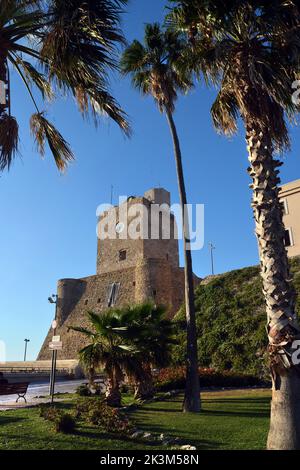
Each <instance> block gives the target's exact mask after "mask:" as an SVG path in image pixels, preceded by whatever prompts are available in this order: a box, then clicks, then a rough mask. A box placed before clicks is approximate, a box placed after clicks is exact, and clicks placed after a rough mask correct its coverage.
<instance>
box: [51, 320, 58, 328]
mask: <svg viewBox="0 0 300 470" xmlns="http://www.w3.org/2000/svg"><path fill="white" fill-rule="evenodd" d="M55 328H57V321H56V320H53V322H52V330H55Z"/></svg>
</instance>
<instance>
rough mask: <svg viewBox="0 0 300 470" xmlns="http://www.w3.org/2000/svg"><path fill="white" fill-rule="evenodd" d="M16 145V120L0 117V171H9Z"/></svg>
mask: <svg viewBox="0 0 300 470" xmlns="http://www.w3.org/2000/svg"><path fill="white" fill-rule="evenodd" d="M18 143H19V126H18V123H17V120H16V119H15V118H14V117H12V116H8V115H7V114H4V115H2V116H0V171H3V170H5V169H8V170H9V168H10V166H11V164H12V161H13V159H14V157H15V156H16V153H17V151H18Z"/></svg>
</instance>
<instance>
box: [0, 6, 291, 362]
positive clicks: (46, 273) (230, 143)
mask: <svg viewBox="0 0 300 470" xmlns="http://www.w3.org/2000/svg"><path fill="white" fill-rule="evenodd" d="M164 5H165V1H164V0H151V2H149V1H146V0H131V1H130V4H129V7H128V9H127V14H126V15H125V16H124V18H123V26H124V30H125V33H126V36H127V38H128V40H132V39H133V38H135V37H137V38H142V35H143V28H144V24H145V23H147V22H153V21H157V20H161V19H162V17H163V7H164ZM112 88H113V91H114V94H115V96H116V97H117V98H118V99H119V101H120V103H121V104H122V106H123V107H124V108H125V109H126V111H127V113H128V114H129V115H130V117H131V122H132V124H133V127H134V135H133V137H132V139H131V140H128V139H125V138H124V137H123V135H122V134H121V132H120V131H119V129H118V128H117V126H116V125H115V124H114V123H111V122H109V121H107V120H105V119H104V120H103V125H101V126H100V127H99V128H98V129H97V130H95V129H94V127H93V125H92V124H91V123H88V122H83V121H82V119H81V117H80V115H79V113H78V112H77V110H76V107H75V105H74V103H73V101H72V100H66V99H62V100H60V101H58V102H56V103H55V104H54V105H51V106H48V105H47V109H48V111H49V117H50V118H51V119H52V120H53V121H54V122H55V124H56V125H57V126H58V127H59V129H60V130H61V132H62V133H63V135H64V136H65V138H66V139H67V140H68V141H69V142H70V143H71V144H72V148H73V150H74V152H75V154H76V156H77V160H76V162H75V163H73V164H72V165H71V166H70V168H69V170H68V172H67V173H66V174H65V175H63V176H61V175H60V174H59V173H58V171H57V170H56V167H55V165H54V163H53V160H52V158H51V155H50V152H49V151H48V152H47V155H46V158H45V159H44V160H42V159H40V157H39V156H38V155H37V153H36V151H35V148H34V144H33V142H32V140H31V138H30V133H29V125H28V122H29V116H30V113H31V112H33V109H32V105H31V103H30V101H29V99H28V97H27V94H26V91H25V89H24V88H23V86H22V84H21V83H20V81H19V80H18V79H17V77H16V76H15V74H13V87H12V96H13V103H12V106H13V113H15V115H16V116H17V117H18V120H19V124H20V128H21V147H20V150H21V153H22V158H20V159H17V161H16V162H15V164H14V166H13V168H12V169H11V171H10V172H9V173H8V174H7V173H5V174H3V175H2V176H1V178H0V201H1V203H0V221H1V229H0V263H1V269H0V340H3V341H5V343H6V345H7V358H8V360H22V357H23V350H24V338H25V337H26V338H30V340H31V342H30V344H29V347H28V358H29V359H35V358H36V355H37V353H38V351H39V348H40V346H41V344H42V342H43V340H44V337H45V335H46V332H47V330H48V327H49V325H50V323H51V320H52V317H53V314H54V312H53V307H52V306H51V305H50V304H48V302H47V298H48V296H49V295H51V294H52V293H55V291H56V281H57V280H58V279H61V278H65V277H71V278H72V277H75V278H77V277H82V276H88V275H92V274H94V273H95V269H96V266H95V265H96V216H95V214H96V208H97V206H98V205H99V204H101V203H103V202H109V200H110V188H111V185H113V186H114V192H115V195H116V196H117V195H119V194H120V195H132V194H137V195H138V194H143V193H144V192H145V190H147V189H149V188H151V187H154V186H158V185H160V186H163V187H165V188H166V189H168V190H169V191H171V193H172V199H173V202H178V192H177V181H176V173H175V165H174V161H173V152H172V144H171V139H170V135H169V130H168V127H167V123H166V120H165V117H164V116H162V115H160V114H159V112H158V110H157V109H156V107H155V105H154V104H153V101H152V100H151V99H150V98H141V97H140V96H139V95H138V93H137V92H135V91H134V90H132V89H131V86H130V82H129V80H128V79H124V78H120V77H119V76H115V77H113V78H112ZM214 96H215V91H214V90H207V89H205V87H204V86H203V85H201V84H200V85H199V86H197V88H196V89H195V90H194V91H193V92H192V93H191V94H190V95H189V96H187V97H182V98H181V99H180V100H179V102H178V106H177V111H176V115H175V119H176V122H177V125H178V131H179V134H180V137H181V142H182V150H183V156H184V166H185V176H186V181H187V188H188V196H189V201H190V202H192V203H203V204H205V211H206V212H205V214H206V215H205V247H204V249H203V250H201V251H198V252H194V254H193V257H194V270H195V272H196V273H197V274H198V275H199V276H206V275H207V274H209V273H210V258H209V250H208V242H209V241H213V243H214V244H215V245H216V247H217V249H216V252H215V264H216V270H217V272H224V271H228V270H231V269H235V268H240V267H243V266H247V265H252V264H256V263H257V262H258V255H257V246H256V240H255V237H254V224H253V217H252V213H251V208H250V199H251V193H250V190H249V187H248V185H249V184H250V181H249V177H248V174H247V172H246V169H247V167H248V162H247V151H246V145H245V139H244V133H243V128H241V129H240V132H239V135H238V136H236V137H235V138H232V139H230V140H228V139H226V138H225V137H222V136H219V135H217V134H216V133H215V131H214V129H213V127H212V124H211V119H210V115H209V110H210V106H211V104H212V101H213V98H214ZM299 132H300V129H299V128H294V129H293V130H292V136H293V150H292V152H291V153H290V154H289V155H287V156H285V157H284V160H285V165H284V167H283V169H282V180H283V182H287V181H290V180H293V179H297V178H300V169H299V153H300V135H299Z"/></svg>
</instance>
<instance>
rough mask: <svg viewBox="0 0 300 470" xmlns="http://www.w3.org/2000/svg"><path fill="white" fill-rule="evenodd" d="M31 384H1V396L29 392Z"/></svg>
mask: <svg viewBox="0 0 300 470" xmlns="http://www.w3.org/2000/svg"><path fill="white" fill-rule="evenodd" d="M28 386H29V382H23V383H15V384H0V395H17V394H19V393H21V394H25V393H26V392H27V389H28Z"/></svg>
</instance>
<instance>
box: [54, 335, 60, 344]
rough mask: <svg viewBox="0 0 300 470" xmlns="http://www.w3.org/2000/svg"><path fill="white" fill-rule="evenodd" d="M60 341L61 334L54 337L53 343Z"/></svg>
mask: <svg viewBox="0 0 300 470" xmlns="http://www.w3.org/2000/svg"><path fill="white" fill-rule="evenodd" d="M59 342H60V336H59V335H57V336H53V337H52V343H59Z"/></svg>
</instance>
